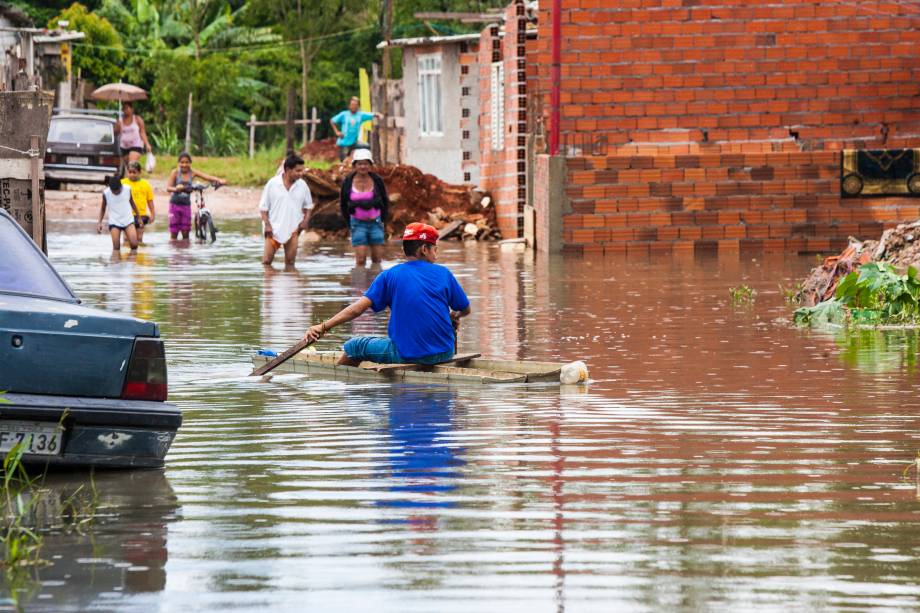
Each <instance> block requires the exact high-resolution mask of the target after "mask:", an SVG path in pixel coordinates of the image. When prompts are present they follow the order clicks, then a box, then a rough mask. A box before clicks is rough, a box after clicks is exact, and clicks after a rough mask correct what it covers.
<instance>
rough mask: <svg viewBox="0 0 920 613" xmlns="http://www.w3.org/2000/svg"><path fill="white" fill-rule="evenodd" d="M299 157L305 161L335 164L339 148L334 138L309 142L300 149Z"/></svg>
mask: <svg viewBox="0 0 920 613" xmlns="http://www.w3.org/2000/svg"><path fill="white" fill-rule="evenodd" d="M300 155H301V156H303V157H304V159H306V160H323V161H326V162H335V161H337V160H338V159H339V148H338V147H336V146H335V139H334V138H324V139H322V140H314V141H310V142H309V143H307V144H306V145H304V146H303V147H301V148H300Z"/></svg>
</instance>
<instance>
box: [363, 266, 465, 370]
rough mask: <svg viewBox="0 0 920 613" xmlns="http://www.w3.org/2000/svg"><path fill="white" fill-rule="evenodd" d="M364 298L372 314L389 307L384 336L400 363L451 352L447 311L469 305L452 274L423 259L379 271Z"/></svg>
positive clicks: (450, 331)
mask: <svg viewBox="0 0 920 613" xmlns="http://www.w3.org/2000/svg"><path fill="white" fill-rule="evenodd" d="M364 295H365V296H366V297H367V298H368V299H370V301H371V305H372V306H373V308H374V312H375V313H376V312H379V311H382V310H383V309H385V308H387V307H390V324H389V326H387V333H388V334H389V336H390V339H391V340H392V341H393V343H395V344H396V350H397V351H399V355H400V357H402V358H403V359H404V360H414V359H417V358H423V357H425V356H429V355H434V354H436V353H444V352H445V351H452V350H453V348H454V328H453V326H452V325H451V322H450V310H451V309H453V310H455V311H462V310H463V309H465V308H466V307H468V306H470V301H469V299H468V298H467V297H466V294H465V293H463V288H462V287H460V284H459V283H457V279H455V278H454V275H453V274H452V273H451V272H450V271H449V270H448V269H447V268H445V267H444V266H440V265H438V264H432V263H431V262H426V261H424V260H410V261H408V262H404V263H402V264H399V265H397V266H394V267H393V268H390V269H389V270H385V271H383V272H382V273H380V274H379V275H377V278H376V279H374V282H373V283H371V286H370V288H369V289H368V290H367V292H366V293H365V294H364Z"/></svg>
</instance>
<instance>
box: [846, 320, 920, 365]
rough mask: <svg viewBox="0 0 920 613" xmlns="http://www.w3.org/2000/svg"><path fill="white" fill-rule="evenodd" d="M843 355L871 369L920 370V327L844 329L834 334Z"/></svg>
mask: <svg viewBox="0 0 920 613" xmlns="http://www.w3.org/2000/svg"><path fill="white" fill-rule="evenodd" d="M834 341H835V343H836V345H837V347H839V348H840V359H841V360H842V361H843V362H844V363H845V364H847V365H849V366H852V367H854V368H858V369H860V370H863V371H865V372H870V373H886V372H887V373H891V372H895V373H898V372H903V373H916V372H917V355H918V350H920V330H916V329H914V330H885V329H867V330H858V329H843V330H840V331H838V332H837V333H836V334H834Z"/></svg>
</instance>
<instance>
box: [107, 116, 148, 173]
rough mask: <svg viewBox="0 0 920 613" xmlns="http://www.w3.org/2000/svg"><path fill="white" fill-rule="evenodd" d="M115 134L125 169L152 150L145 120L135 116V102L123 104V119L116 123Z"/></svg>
mask: <svg viewBox="0 0 920 613" xmlns="http://www.w3.org/2000/svg"><path fill="white" fill-rule="evenodd" d="M115 134H117V135H118V147H119V149H120V150H121V157H122V161H123V165H124V166H125V167H127V165H128V164H130V163H131V162H137V161H138V160H140V159H141V154H142V153H144V152H145V151H147V152H149V151H150V150H151V147H150V141H149V140H147V128H146V126H145V125H144V120H143V119H141V118H140V116H139V115H135V114H134V103H133V102H130V101H126V102H123V103H122V105H121V119H119V120H118V121H117V122H115Z"/></svg>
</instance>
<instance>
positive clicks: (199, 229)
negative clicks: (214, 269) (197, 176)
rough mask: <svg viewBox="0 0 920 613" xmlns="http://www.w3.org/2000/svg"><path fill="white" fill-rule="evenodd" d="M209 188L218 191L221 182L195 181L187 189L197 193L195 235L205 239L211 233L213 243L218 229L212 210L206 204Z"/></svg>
mask: <svg viewBox="0 0 920 613" xmlns="http://www.w3.org/2000/svg"><path fill="white" fill-rule="evenodd" d="M208 188H214V191H217V190H218V189H220V183H195V184H194V185H191V186H190V187H187V188H186V190H185V191H188V192H192V193H194V194H195V196H194V200H195V207H196V210H195V219H194V224H195V236H196V237H198V240H201V241H205V240H207V239H208V236H209V235H210V237H211V242H212V243H213V242H214V241H216V240H217V232H218V229H217V226H215V225H214V217H213V216H212V215H211V211H209V210H208V208H207V207H206V206H205V204H204V192H205V190H206V189H208Z"/></svg>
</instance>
